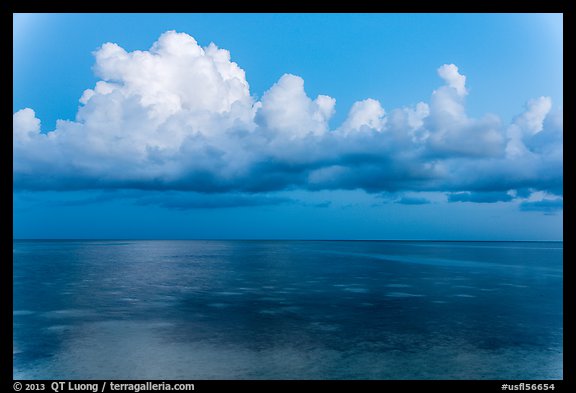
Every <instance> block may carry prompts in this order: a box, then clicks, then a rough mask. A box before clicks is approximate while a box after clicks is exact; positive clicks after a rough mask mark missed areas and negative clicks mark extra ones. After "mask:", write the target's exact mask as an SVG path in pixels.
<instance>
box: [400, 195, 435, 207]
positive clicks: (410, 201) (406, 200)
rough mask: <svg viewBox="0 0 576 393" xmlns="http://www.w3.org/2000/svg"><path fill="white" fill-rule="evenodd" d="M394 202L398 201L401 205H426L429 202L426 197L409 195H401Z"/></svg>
mask: <svg viewBox="0 0 576 393" xmlns="http://www.w3.org/2000/svg"><path fill="white" fill-rule="evenodd" d="M395 202H396V203H400V204H401V205H426V204H428V203H430V201H429V200H428V199H426V198H420V197H410V196H403V197H401V198H400V199H398V200H397V201H395Z"/></svg>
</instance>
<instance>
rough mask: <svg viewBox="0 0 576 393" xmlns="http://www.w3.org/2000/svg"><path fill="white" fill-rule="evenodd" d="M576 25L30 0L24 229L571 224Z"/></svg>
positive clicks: (333, 229) (489, 228)
mask: <svg viewBox="0 0 576 393" xmlns="http://www.w3.org/2000/svg"><path fill="white" fill-rule="evenodd" d="M562 31H563V26H562V16H561V15H552V14H254V15H252V14H176V15H172V14H40V15H34V14H16V15H14V37H13V39H14V53H13V54H14V97H13V98H14V99H13V112H14V123H13V132H14V236H15V237H16V238H322V239H326V238H334V239H459V240H460V239H473V240H474V239H475V240H491V239H494V240H522V239H535V240H558V239H562V238H563V235H562V231H563V228H562V172H563V171H562V166H563V161H562V150H563V145H562V139H563V138H562V133H563V126H562V110H563V90H562V83H563V69H562V56H563V52H562V45H563V41H562V34H563V33H562ZM211 43H214V44H215V45H210V44H211Z"/></svg>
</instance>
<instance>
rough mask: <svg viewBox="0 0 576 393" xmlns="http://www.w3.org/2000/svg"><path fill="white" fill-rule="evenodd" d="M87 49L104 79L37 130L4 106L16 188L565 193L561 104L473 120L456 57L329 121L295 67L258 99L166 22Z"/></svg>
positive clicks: (327, 103)
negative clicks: (403, 97) (392, 97)
mask: <svg viewBox="0 0 576 393" xmlns="http://www.w3.org/2000/svg"><path fill="white" fill-rule="evenodd" d="M94 57H95V65H94V71H95V73H96V75H97V77H98V78H99V79H100V80H98V82H97V83H96V84H95V86H93V87H92V88H90V89H86V90H85V91H84V93H83V94H82V95H81V97H80V99H79V100H80V103H81V106H80V108H79V110H78V112H77V114H76V117H75V119H73V120H59V121H57V123H56V127H55V129H54V130H42V129H41V123H40V119H38V118H36V116H35V112H34V111H33V110H32V109H30V108H24V109H22V110H20V111H18V112H16V113H14V116H13V137H14V142H13V149H14V172H13V174H14V189H15V190H84V189H102V190H115V189H139V190H149V191H154V190H172V191H175V192H176V191H185V192H187V193H197V194H198V195H206V194H210V193H211V194H225V193H228V194H230V195H232V196H234V195H235V197H231V198H232V200H236V201H237V202H238V201H240V203H244V202H242V201H246V200H247V199H246V198H248V197H247V196H250V198H249V199H251V200H253V201H259V203H264V204H266V203H268V202H270V200H268V199H262V200H259V199H258V198H253V197H255V196H257V195H258V194H260V193H264V192H269V191H280V190H298V189H302V190H354V189H363V190H365V191H368V192H372V193H380V192H404V191H412V192H424V191H441V192H449V193H451V194H450V195H449V198H451V200H458V199H459V198H460V199H462V198H468V199H469V200H470V201H473V200H475V201H477V202H480V201H482V200H484V201H486V198H488V199H490V197H492V198H494V197H495V196H496V195H501V196H502V195H504V194H506V193H507V192H509V191H510V190H527V189H530V190H532V191H531V192H536V191H539V190H542V191H546V192H548V193H550V194H553V195H561V194H562V187H563V179H562V176H563V158H562V156H563V124H562V113H561V112H559V111H555V110H554V107H553V104H552V101H551V99H550V98H549V97H540V98H536V99H534V100H532V101H529V102H528V103H527V106H526V109H525V110H524V111H523V112H522V113H521V114H519V115H518V116H517V117H516V118H515V119H514V120H513V121H512V123H511V124H508V125H506V124H502V121H501V120H500V119H499V118H498V117H497V116H495V115H486V116H483V117H481V118H471V117H470V116H468V114H467V113H466V102H465V101H466V98H467V96H468V89H467V87H466V81H467V79H466V76H464V75H463V74H462V73H461V70H459V68H458V67H457V66H456V65H454V64H445V65H442V66H440V67H439V69H438V70H437V71H438V76H439V77H440V78H441V79H442V80H443V82H444V84H441V85H440V86H439V87H438V88H437V89H435V90H434V91H433V92H432V93H431V97H430V100H429V102H419V103H418V104H416V105H415V106H405V107H401V108H391V109H389V110H385V109H384V108H383V107H382V105H381V103H380V102H379V101H377V100H375V99H371V98H368V99H365V100H362V101H358V102H356V103H354V104H353V105H352V107H351V108H350V110H349V111H348V116H347V118H346V119H345V120H344V121H343V122H342V124H340V125H335V126H333V127H331V126H330V120H331V118H332V116H333V114H334V112H335V105H336V100H335V99H334V98H332V97H330V96H328V95H318V96H317V97H316V98H312V97H309V96H308V94H307V93H306V90H305V83H304V80H303V79H302V78H301V77H299V76H296V75H292V74H285V75H283V76H281V77H280V79H279V80H278V81H277V82H276V83H274V84H273V85H272V86H271V87H270V89H269V90H268V91H266V92H265V93H264V94H263V95H262V97H261V98H258V97H255V96H253V95H252V94H251V93H250V87H249V84H248V81H247V80H246V75H245V73H244V71H243V70H242V68H241V67H240V66H239V65H238V64H236V63H235V62H233V61H232V58H231V55H230V53H229V52H228V51H227V50H225V49H221V48H218V47H217V46H216V45H215V44H213V43H211V44H209V45H208V46H206V47H202V46H200V45H199V44H198V43H197V42H196V40H195V39H194V38H193V37H191V36H189V35H187V34H185V33H177V32H174V31H168V32H166V33H164V34H162V35H161V36H160V37H159V38H158V40H157V41H156V42H155V43H154V44H153V45H152V46H151V47H150V48H149V49H148V50H137V51H132V52H128V51H126V50H124V49H123V48H122V47H121V46H119V45H118V44H115V43H105V44H103V45H102V46H101V47H100V48H98V49H97V50H96V51H95V52H94ZM454 193H466V194H454ZM506 195H508V194H506ZM239 196H240V197H239ZM245 197H246V198H245ZM218 198H220V197H218ZM222 198H223V197H222ZM502 198H503V199H502ZM502 198H501V199H502V200H504V199H506V198H508V197H502ZM511 198H512V197H511ZM514 198H517V197H514ZM514 198H512V199H514ZM192 199H193V198H192ZM215 200H216V201H218V199H215ZM179 201H180V199H179ZM220 202H221V203H220V205H226V204H228V203H230V204H231V205H233V204H234V203H233V202H231V201H228V200H226V201H224V200H223V199H222V200H220ZM404 202H405V203H406V202H408V203H409V202H410V199H406V200H405V201H404ZM412 202H415V200H412ZM194 203H195V202H190V203H188V202H186V201H185V198H184V197H182V200H181V202H174V203H173V205H174V206H176V205H181V206H184V205H189V206H191V205H194ZM210 203H211V202H210ZM210 203H209V202H207V204H210ZM246 203H248V202H246ZM250 203H253V202H250ZM400 203H402V202H400ZM198 206H204V205H202V203H200V202H198ZM168 207H170V206H168ZM206 207H209V206H207V205H206Z"/></svg>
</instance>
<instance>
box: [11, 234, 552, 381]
mask: <svg viewBox="0 0 576 393" xmlns="http://www.w3.org/2000/svg"><path fill="white" fill-rule="evenodd" d="M562 247H563V246H562V243H528V242H525V243H501V242H498V243H485V242H482V243H474V242H471V243H466V242H458V243H452V242H316V241H314V242H307V241H304V242H302V241H71V242H63V241H58V242H50V241H46V242H42V241H38V242H36V241H34V242H31V241H15V242H14V351H13V353H14V355H13V356H14V378H17V379H25V378H32V379H34V378H44V379H59V378H60V379H162V378H164V379H560V378H562V254H563V249H562Z"/></svg>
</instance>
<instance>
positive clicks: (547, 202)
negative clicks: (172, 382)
mask: <svg viewBox="0 0 576 393" xmlns="http://www.w3.org/2000/svg"><path fill="white" fill-rule="evenodd" d="M563 208H564V200H563V199H562V198H556V199H543V200H541V201H534V202H531V201H525V202H522V203H521V204H520V210H522V211H528V212H534V211H536V212H543V213H547V214H553V213H556V212H558V211H560V210H562V209H563Z"/></svg>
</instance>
